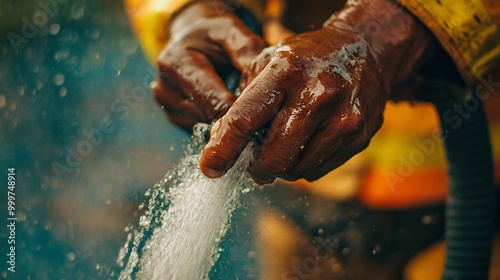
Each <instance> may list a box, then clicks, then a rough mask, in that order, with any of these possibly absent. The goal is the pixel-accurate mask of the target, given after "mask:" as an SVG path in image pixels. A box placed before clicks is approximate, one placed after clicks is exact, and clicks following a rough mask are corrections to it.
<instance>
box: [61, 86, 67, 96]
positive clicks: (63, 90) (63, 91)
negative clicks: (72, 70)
mask: <svg viewBox="0 0 500 280" xmlns="http://www.w3.org/2000/svg"><path fill="white" fill-rule="evenodd" d="M67 94H68V89H66V87H62V88H61V89H59V96H60V97H61V98H64V97H66V95H67Z"/></svg>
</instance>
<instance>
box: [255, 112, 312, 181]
mask: <svg viewBox="0 0 500 280" xmlns="http://www.w3.org/2000/svg"><path fill="white" fill-rule="evenodd" d="M305 114H306V112H304V111H303V109H302V108H301V107H294V108H287V109H284V110H281V111H280V112H279V113H278V115H277V116H276V118H275V119H274V120H273V124H272V126H271V129H270V130H269V132H268V133H267V134H266V136H265V138H264V141H263V144H262V146H261V148H260V150H259V151H258V153H257V155H256V156H255V157H254V158H253V159H252V160H250V164H249V168H248V171H249V173H250V174H251V175H252V177H253V178H254V180H255V181H256V182H257V183H259V184H264V183H269V182H272V181H274V179H275V178H277V177H280V176H282V175H284V174H287V173H288V172H290V171H291V169H292V167H293V165H294V164H295V162H296V161H297V159H298V158H299V155H300V154H301V152H302V150H303V149H304V147H305V146H306V143H307V141H308V140H309V139H310V136H311V135H312V134H313V132H314V131H315V130H316V126H317V123H315V122H314V121H313V119H312V118H307V117H305Z"/></svg>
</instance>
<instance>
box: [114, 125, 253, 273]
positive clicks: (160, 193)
mask: <svg viewBox="0 0 500 280" xmlns="http://www.w3.org/2000/svg"><path fill="white" fill-rule="evenodd" d="M207 129H208V126H207V125H198V126H197V127H196V128H195V132H194V135H193V140H192V143H191V144H189V145H188V148H187V151H188V152H187V155H186V157H185V158H183V159H182V160H181V161H180V163H179V164H178V165H177V166H176V167H175V168H173V169H172V171H170V172H169V173H167V175H165V177H164V178H163V180H161V181H160V182H158V183H157V184H156V185H155V186H154V188H153V189H152V190H151V191H149V192H148V193H147V195H148V196H149V200H148V202H147V205H146V204H143V205H141V206H140V207H146V206H147V210H146V212H145V214H143V216H141V218H140V220H139V225H138V226H136V227H132V226H131V227H129V228H127V230H128V231H129V234H128V238H127V241H126V243H125V245H124V246H123V247H122V248H121V250H120V253H119V257H118V263H119V265H120V266H122V268H123V269H122V272H121V274H120V276H119V279H171V280H185V279H193V280H196V279H208V273H209V272H210V269H211V267H212V266H213V264H214V263H215V262H216V261H217V259H218V257H219V251H220V249H219V244H220V241H221V239H222V238H223V237H224V235H225V233H226V231H227V229H228V228H229V221H230V219H231V215H232V213H233V211H234V210H235V209H236V207H237V206H238V202H239V198H240V195H241V194H242V193H246V192H249V191H250V190H251V188H252V187H253V184H252V181H251V179H249V177H248V175H247V173H246V171H245V166H246V163H247V162H248V159H249V157H250V154H251V151H250V148H248V147H247V148H246V150H245V151H244V152H243V154H242V156H241V157H240V159H239V161H238V162H237V163H236V165H235V166H234V167H233V168H232V169H231V170H230V171H229V172H228V173H227V174H226V175H225V176H223V177H222V178H219V179H215V180H214V179H208V178H206V177H205V176H204V175H203V174H202V173H201V172H200V170H199V168H198V162H199V158H200V152H201V148H202V146H203V145H204V141H203V139H204V134H205V133H206V131H207Z"/></svg>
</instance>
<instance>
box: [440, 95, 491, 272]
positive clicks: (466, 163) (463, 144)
mask: <svg viewBox="0 0 500 280" xmlns="http://www.w3.org/2000/svg"><path fill="white" fill-rule="evenodd" d="M465 102H468V103H467V104H471V105H469V106H468V107H467V106H463V105H464V104H466V103H465ZM454 105H455V106H461V107H460V108H464V107H465V108H471V106H472V108H474V107H477V109H474V110H470V111H466V112H465V114H462V115H458V114H457V115H456V116H455V117H457V116H461V117H462V119H461V122H458V121H457V119H456V118H454V119H453V120H455V121H450V120H451V118H450V115H451V113H452V112H455V113H456V111H453V110H454V108H457V107H454ZM437 109H438V113H439V116H440V122H441V131H442V133H443V134H442V136H443V139H444V146H445V150H446V156H447V159H448V174H449V188H448V197H447V201H446V225H445V242H446V260H445V267H444V273H443V279H446V280H448V279H454V280H462V279H464V280H465V279H488V272H489V267H490V259H491V249H492V244H493V232H494V216H495V188H494V181H493V159H492V149H491V143H490V138H489V131H488V122H487V119H486V116H485V112H484V108H483V105H482V103H481V100H480V99H479V98H478V97H476V96H471V97H469V98H468V99H466V100H465V101H463V102H460V103H451V102H450V103H448V104H446V105H444V104H440V105H437ZM467 116H468V117H467Z"/></svg>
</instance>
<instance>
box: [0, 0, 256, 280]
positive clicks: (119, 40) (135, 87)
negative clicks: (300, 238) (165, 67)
mask: <svg viewBox="0 0 500 280" xmlns="http://www.w3.org/2000/svg"><path fill="white" fill-rule="evenodd" d="M47 2H53V3H56V4H57V9H55V8H52V10H47V9H46V7H44V6H43V3H47ZM0 30H1V36H0V54H1V63H0V77H1V81H0V131H1V132H0V135H1V136H0V149H1V150H0V167H1V176H2V178H1V179H0V180H2V182H4V183H5V182H6V178H7V177H6V176H7V175H6V174H7V168H10V167H15V168H16V179H17V185H16V190H15V192H16V216H17V218H18V221H17V228H16V245H17V247H16V250H17V251H16V256H17V258H16V272H15V273H11V272H8V271H7V267H8V266H7V265H6V254H7V239H6V238H7V230H6V227H5V225H3V224H4V223H5V224H7V222H5V221H6V215H7V210H6V206H5V207H2V209H0V221H2V226H1V227H0V229H1V230H0V242H1V245H0V248H1V250H0V254H1V256H0V261H1V262H0V263H1V266H0V278H2V279H112V278H115V277H116V276H117V275H118V272H119V267H118V266H117V265H116V258H117V256H118V251H119V248H120V246H121V245H122V244H123V243H124V241H125V237H126V233H125V231H124V228H125V227H126V226H127V225H128V224H135V223H136V222H137V220H138V217H139V216H140V212H139V210H138V208H137V206H138V205H139V203H141V202H142V201H143V200H144V192H145V191H146V190H147V189H148V188H150V187H152V186H153V185H154V183H155V182H157V181H158V180H159V179H161V177H162V176H163V175H164V174H165V173H166V172H167V171H168V170H169V169H170V168H171V167H172V166H173V165H175V163H176V162H178V161H179V159H180V158H181V157H182V155H183V153H184V152H183V146H184V145H185V144H186V141H187V140H186V139H188V138H189V136H188V135H187V134H186V133H185V132H183V131H182V130H180V129H178V128H176V127H174V126H173V125H171V124H169V123H168V122H167V121H166V120H165V117H164V115H163V113H162V111H161V108H159V107H158V106H157V105H156V104H155V102H154V100H153V97H152V95H151V90H150V88H149V83H150V82H151V81H152V80H153V79H154V76H155V73H156V69H155V68H154V67H153V66H151V65H150V64H149V63H148V62H147V61H146V59H145V58H144V56H143V54H142V52H141V49H140V46H139V44H138V41H137V40H136V38H135V37H134V35H133V34H132V32H131V29H130V24H129V21H128V18H127V15H126V13H125V11H124V7H123V4H122V3H121V1H117V0H114V1H102V0H101V1H99V0H96V1H84V0H77V1H68V0H64V1H63V0H59V1H58V2H55V0H52V1H51V0H42V1H40V2H38V1H2V0H0ZM4 183H2V184H1V186H4V187H3V188H4V189H2V190H0V201H1V202H0V205H6V201H7V197H6V196H7V190H6V184H4ZM250 208H251V207H246V208H245V207H243V208H242V209H240V210H239V211H238V212H237V213H236V216H235V218H234V220H235V221H236V223H234V224H233V227H232V229H231V231H230V232H229V235H228V237H227V238H226V240H225V241H224V243H223V247H224V253H223V254H222V257H221V259H220V261H219V262H218V263H217V264H216V266H215V267H214V268H213V270H212V272H211V278H212V279H237V278H238V279H254V278H255V276H256V273H257V272H256V269H255V259H254V258H255V257H254V255H255V254H254V253H253V251H252V250H253V245H252V242H253V241H252V237H251V236H253V235H252V234H251V231H252V228H251V221H252V220H253V219H252V218H251V217H252V211H251V210H250ZM242 233H244V234H242Z"/></svg>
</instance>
